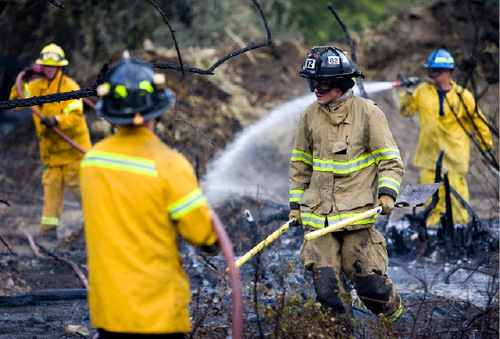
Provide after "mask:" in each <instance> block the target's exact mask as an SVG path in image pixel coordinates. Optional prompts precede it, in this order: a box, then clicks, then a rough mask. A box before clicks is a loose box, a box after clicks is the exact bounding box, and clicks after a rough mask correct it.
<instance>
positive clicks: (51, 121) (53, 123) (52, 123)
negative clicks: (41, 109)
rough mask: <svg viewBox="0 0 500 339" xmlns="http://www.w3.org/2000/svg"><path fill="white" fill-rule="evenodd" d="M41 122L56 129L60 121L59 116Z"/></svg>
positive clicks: (45, 118) (46, 118)
mask: <svg viewBox="0 0 500 339" xmlns="http://www.w3.org/2000/svg"><path fill="white" fill-rule="evenodd" d="M40 122H41V123H42V124H44V125H47V127H54V126H56V125H57V124H58V123H59V119H58V118H57V116H55V117H44V118H43V119H42V120H41V121H40Z"/></svg>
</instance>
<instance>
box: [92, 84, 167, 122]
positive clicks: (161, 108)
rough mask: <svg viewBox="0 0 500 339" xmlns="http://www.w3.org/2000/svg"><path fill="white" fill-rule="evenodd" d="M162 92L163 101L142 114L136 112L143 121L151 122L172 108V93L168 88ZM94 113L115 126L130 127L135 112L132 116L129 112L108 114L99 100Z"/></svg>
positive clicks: (102, 102)
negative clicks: (163, 95) (163, 94)
mask: <svg viewBox="0 0 500 339" xmlns="http://www.w3.org/2000/svg"><path fill="white" fill-rule="evenodd" d="M163 91H164V93H165V99H164V100H162V101H161V102H160V103H158V104H156V105H155V107H154V108H153V109H150V110H147V111H144V112H136V113H139V114H140V115H141V116H142V118H143V119H144V121H147V120H151V119H154V118H157V117H159V116H161V115H163V113H165V111H166V110H168V109H169V108H170V107H172V105H173V104H174V102H175V96H174V93H173V92H172V91H171V90H170V89H168V88H166V89H164V90H163ZM96 112H97V115H98V116H100V117H101V118H104V119H106V120H108V121H110V122H112V123H114V124H117V125H131V124H133V123H134V117H135V112H134V113H133V114H131V113H129V112H114V111H113V112H110V111H109V110H108V109H107V108H106V106H105V104H104V101H103V100H100V101H99V102H98V103H97V104H96Z"/></svg>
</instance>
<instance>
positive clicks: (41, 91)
mask: <svg viewBox="0 0 500 339" xmlns="http://www.w3.org/2000/svg"><path fill="white" fill-rule="evenodd" d="M79 89H80V86H79V85H78V84H77V83H76V82H75V81H74V80H73V79H71V78H70V77H68V76H66V75H63V74H62V72H61V71H59V72H58V73H57V75H56V76H55V77H54V79H53V80H52V81H51V82H50V83H49V80H48V79H47V78H46V77H41V78H37V79H35V80H33V81H30V82H28V83H25V85H24V88H23V91H24V96H25V97H26V98H30V97H35V96H42V95H49V94H55V93H60V92H70V91H76V90H79ZM18 98H19V94H18V92H17V89H16V86H13V87H12V90H11V93H10V100H14V99H18ZM35 108H36V109H37V110H38V111H39V112H40V113H41V114H42V115H43V116H44V117H49V116H57V117H58V119H59V122H58V124H57V128H59V129H60V130H61V131H62V132H63V133H64V134H65V135H66V136H68V137H69V138H70V139H71V140H73V141H74V142H75V144H77V145H78V146H80V147H81V148H82V149H84V150H85V151H87V150H89V149H90V136H89V130H88V127H87V123H86V122H85V117H84V115H83V102H82V100H81V99H73V100H66V101H61V102H52V103H48V104H43V105H39V106H35ZM33 121H34V123H35V128H36V133H37V135H38V138H39V139H40V158H41V159H42V161H43V163H44V164H45V166H47V167H53V166H61V165H68V164H71V163H74V162H77V161H80V160H81V159H82V158H83V154H82V153H81V152H80V151H78V150H77V149H76V148H74V147H73V146H71V145H70V144H69V143H67V142H66V141H65V140H64V139H63V138H61V137H60V136H59V135H57V134H56V133H55V132H54V131H53V130H52V129H51V128H50V127H47V126H46V125H43V124H41V123H40V118H38V117H37V116H36V115H34V114H33Z"/></svg>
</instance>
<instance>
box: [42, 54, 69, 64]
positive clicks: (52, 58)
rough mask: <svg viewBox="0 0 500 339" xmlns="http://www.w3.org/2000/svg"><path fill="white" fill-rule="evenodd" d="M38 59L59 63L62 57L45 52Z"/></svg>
mask: <svg viewBox="0 0 500 339" xmlns="http://www.w3.org/2000/svg"><path fill="white" fill-rule="evenodd" d="M40 59H42V60H43V61H55V62H59V61H61V60H63V59H64V57H63V56H62V55H60V54H59V53H56V52H45V53H42V54H40Z"/></svg>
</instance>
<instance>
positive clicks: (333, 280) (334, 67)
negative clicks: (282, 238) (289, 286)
mask: <svg viewBox="0 0 500 339" xmlns="http://www.w3.org/2000/svg"><path fill="white" fill-rule="evenodd" d="M300 75H301V76H302V77H304V78H306V79H307V81H308V83H309V89H310V90H311V92H314V94H315V95H316V101H315V102H313V103H311V104H310V105H309V106H308V107H307V108H306V109H305V110H304V111H303V112H302V113H301V115H300V119H299V126H298V130H297V137H296V139H295V144H294V146H293V151H292V157H291V161H290V209H291V212H290V216H289V218H290V219H292V218H294V219H295V220H296V221H297V223H298V224H302V225H303V227H304V229H305V231H306V232H311V231H314V230H317V229H321V228H324V227H326V226H328V225H330V224H333V223H335V222H337V221H340V220H342V219H345V218H349V217H351V216H355V215H357V214H360V213H362V212H364V211H366V210H369V209H372V208H373V207H374V206H382V214H388V213H390V212H391V211H392V210H393V209H394V201H395V199H396V197H397V195H398V192H399V187H400V184H401V180H402V176H403V172H404V165H403V162H402V161H401V157H400V155H399V149H398V147H397V145H396V142H395V141H394V139H393V138H392V134H391V132H390V130H389V125H388V123H387V119H386V118H385V115H384V113H383V112H382V111H381V110H380V108H379V107H378V106H377V105H376V104H375V103H374V102H373V101H371V100H368V99H365V98H361V97H358V96H354V95H353V91H352V87H353V86H354V80H353V78H354V77H360V76H363V75H362V73H361V72H360V71H359V70H357V69H356V68H355V67H354V66H353V64H352V63H351V61H350V60H349V59H348V58H347V56H346V55H345V54H344V53H343V52H342V51H341V50H340V49H338V48H336V47H333V46H318V47H314V48H313V49H312V50H311V51H310V52H309V54H308V55H307V57H306V60H305V62H304V64H303V70H302V71H301V72H300ZM375 218H376V216H375V217H369V218H365V219H363V220H360V221H358V222H355V223H353V224H351V225H347V226H346V227H345V228H343V229H340V230H338V231H336V232H332V233H328V234H326V235H323V236H321V237H319V238H317V239H314V240H311V241H304V242H303V244H302V246H301V249H300V259H301V261H302V264H303V265H304V267H305V269H307V270H310V271H312V275H313V284H314V289H315V291H316V297H317V300H318V301H319V302H320V303H321V304H322V305H324V306H325V307H326V308H327V309H328V310H329V311H331V313H332V314H333V315H334V316H335V318H336V319H340V322H341V324H340V325H341V326H344V325H345V326H346V329H347V330H348V329H349V325H350V320H351V319H352V317H353V312H352V300H351V299H350V296H349V291H350V289H349V287H348V285H347V281H346V279H345V276H347V278H348V279H349V280H350V281H351V282H352V283H353V284H354V288H355V289H356V291H357V294H358V296H359V297H360V299H361V300H362V301H363V303H364V304H365V306H366V307H367V308H368V309H369V310H370V311H372V312H373V313H374V314H376V315H382V316H384V317H386V318H387V319H389V320H391V321H395V320H396V319H398V317H399V316H400V315H401V314H402V312H403V307H402V305H401V298H400V296H399V294H398V292H397V289H396V286H394V284H393V283H392V281H391V279H390V278H389V277H388V276H387V263H388V255H387V250H386V241H385V239H384V237H383V235H382V234H380V232H379V231H377V229H376V228H375V226H374V223H375Z"/></svg>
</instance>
